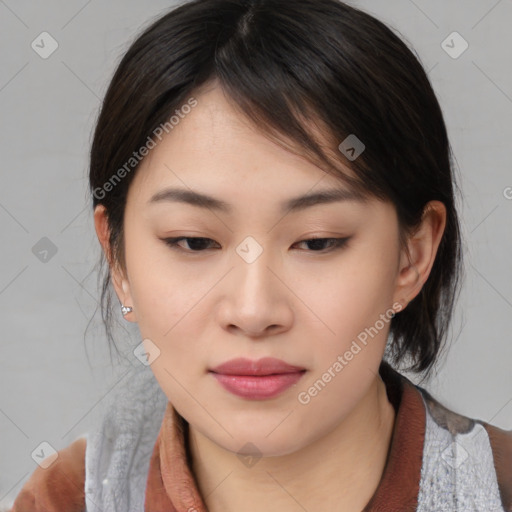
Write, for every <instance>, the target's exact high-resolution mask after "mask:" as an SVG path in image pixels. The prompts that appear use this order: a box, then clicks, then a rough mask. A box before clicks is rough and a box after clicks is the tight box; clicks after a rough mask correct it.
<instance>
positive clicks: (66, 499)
mask: <svg viewBox="0 0 512 512" xmlns="http://www.w3.org/2000/svg"><path fill="white" fill-rule="evenodd" d="M86 444H87V439H86V438H85V437H81V438H79V439H77V440H76V441H74V442H73V443H71V444H70V445H68V446H66V447H65V448H63V449H62V450H59V451H58V452H57V457H56V458H55V455H53V456H50V457H47V458H46V459H44V460H43V463H42V464H41V465H40V466H38V467H37V468H36V469H35V470H34V472H33V473H32V474H31V475H30V477H29V479H28V480H27V481H26V482H25V484H24V485H23V487H22V489H21V491H20V492H19V494H18V495H17V497H16V499H15V501H14V504H13V508H12V509H11V510H10V511H9V512H61V511H63V510H65V511H67V512H83V511H84V510H85V448H86ZM53 459H54V460H53ZM45 462H46V464H45Z"/></svg>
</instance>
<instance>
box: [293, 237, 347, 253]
mask: <svg viewBox="0 0 512 512" xmlns="http://www.w3.org/2000/svg"><path fill="white" fill-rule="evenodd" d="M348 240H349V238H308V239H307V240H302V241H300V242H297V244H309V245H310V247H313V250H312V251H308V252H331V251H335V250H336V249H341V248H342V247H344V246H345V245H346V244H347V242H348ZM325 242H329V248H328V249H327V250H326V249H322V247H323V246H324V245H325Z"/></svg>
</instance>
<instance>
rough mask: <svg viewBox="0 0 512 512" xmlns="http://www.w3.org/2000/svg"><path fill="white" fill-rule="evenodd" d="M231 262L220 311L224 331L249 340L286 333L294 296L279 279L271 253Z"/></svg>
mask: <svg viewBox="0 0 512 512" xmlns="http://www.w3.org/2000/svg"><path fill="white" fill-rule="evenodd" d="M233 261H234V268H233V269H232V271H231V272H230V274H229V278H228V279H227V280H226V288H225V293H224V294H223V303H222V305H221V307H220V310H219V315H220V318H219V320H220V322H221V324H222V326H223V328H224V329H227V330H229V331H231V332H235V331H239V332H240V333H243V334H245V335H246V336H249V337H251V338H261V337H266V336H269V335H271V334H278V333H280V332H283V331H285V330H287V329H289V328H290V325H291V323H292V321H293V311H292V309H291V304H290V300H291V296H293V294H292V292H291V291H290V290H289V288H288V287H287V286H286V284H285V281H286V279H285V276H283V275H280V274H282V271H280V270H279V268H280V267H279V265H277V263H276V259H275V258H274V261H271V258H270V251H265V250H264V251H263V252H262V253H261V254H260V255H259V256H258V257H257V258H256V259H255V260H254V261H250V260H249V261H246V260H244V259H243V258H241V257H239V256H238V255H235V258H234V259H233Z"/></svg>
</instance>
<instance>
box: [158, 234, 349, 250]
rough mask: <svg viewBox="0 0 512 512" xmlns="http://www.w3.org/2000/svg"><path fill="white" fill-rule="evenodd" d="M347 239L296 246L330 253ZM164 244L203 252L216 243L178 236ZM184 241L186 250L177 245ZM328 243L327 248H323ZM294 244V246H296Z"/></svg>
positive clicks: (317, 240) (345, 242) (199, 238)
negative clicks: (306, 246)
mask: <svg viewBox="0 0 512 512" xmlns="http://www.w3.org/2000/svg"><path fill="white" fill-rule="evenodd" d="M348 240H349V238H309V239H307V240H301V241H300V242H297V244H309V246H310V248H312V250H311V251H307V252H324V253H325V252H330V251H334V250H336V249H341V248H342V247H344V246H345V245H346V244H347V242H348ZM163 241H164V242H165V244H167V245H168V246H169V247H171V248H172V249H177V250H183V251H185V252H204V251H205V250H206V249H208V248H209V245H210V242H213V243H216V242H215V241H214V240H212V239H211V238H203V237H189V236H180V237H176V238H165V239H163ZM182 241H186V243H187V244H188V249H187V248H184V247H182V246H181V245H179V243H180V242H182ZM326 242H329V244H328V248H327V249H325V248H323V247H324V246H325V244H326ZM297 244H294V245H297Z"/></svg>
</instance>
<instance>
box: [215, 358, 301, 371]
mask: <svg viewBox="0 0 512 512" xmlns="http://www.w3.org/2000/svg"><path fill="white" fill-rule="evenodd" d="M304 370H305V368H302V367H300V366H293V365H291V364H288V363H285V362H284V361H282V360H281V359H276V358H275V357H264V358H262V359H258V360H256V361H253V360H251V359H245V358H243V357H240V358H237V359H231V360H230V361H226V362H225V363H222V364H219V365H218V366H216V367H215V368H212V369H211V370H210V371H212V372H214V373H222V374H224V375H273V374H279V373H295V372H299V371H304Z"/></svg>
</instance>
